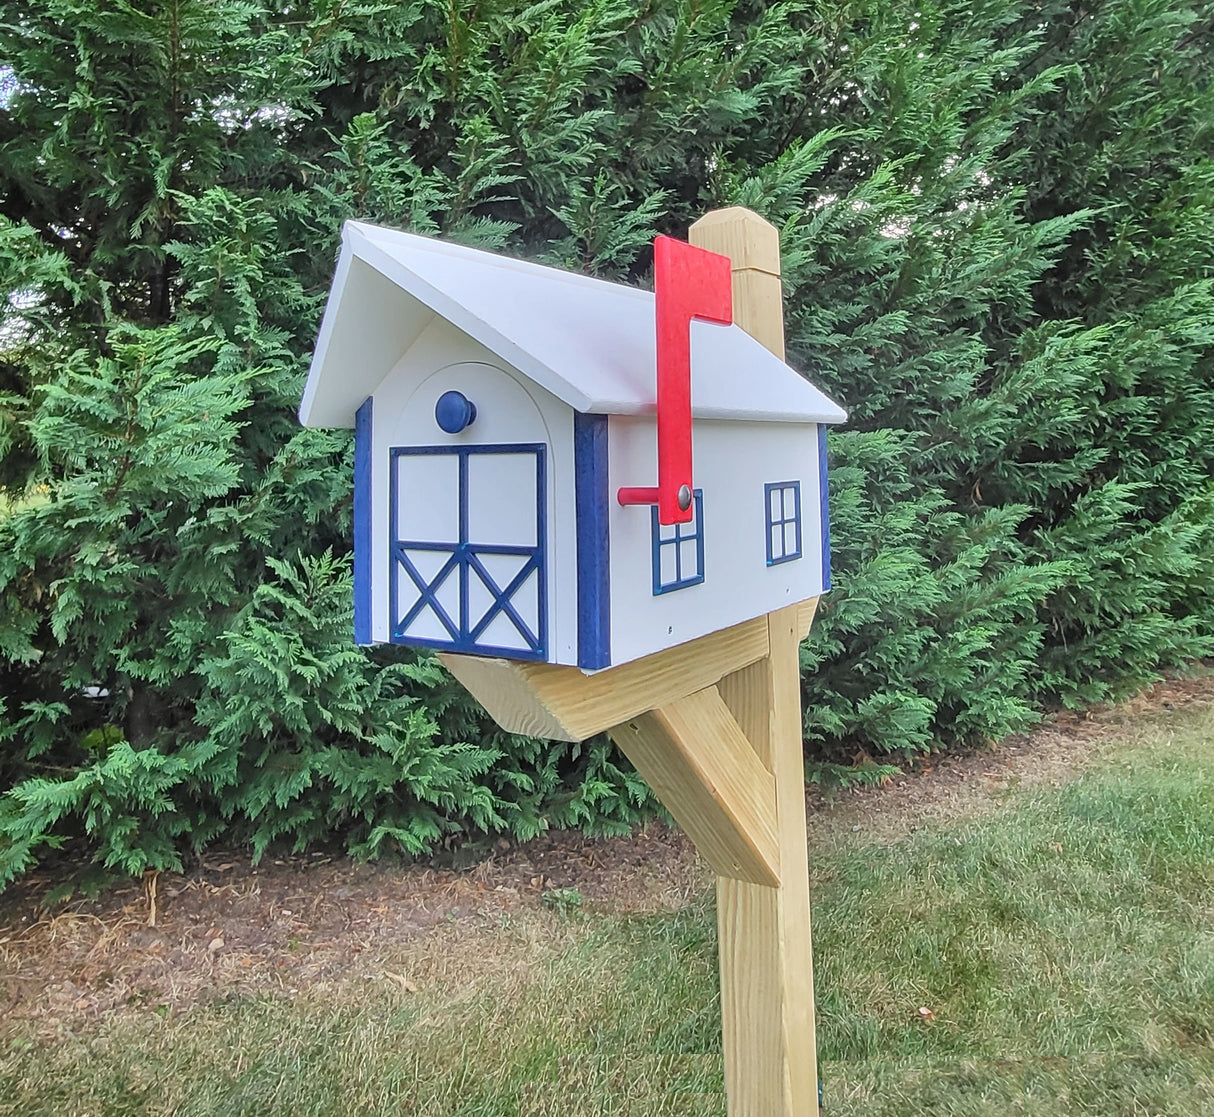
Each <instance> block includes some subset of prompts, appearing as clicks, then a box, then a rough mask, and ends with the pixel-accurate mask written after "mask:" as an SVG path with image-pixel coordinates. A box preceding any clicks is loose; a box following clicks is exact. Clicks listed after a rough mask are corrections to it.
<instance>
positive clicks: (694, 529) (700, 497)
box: [651, 489, 704, 597]
mask: <svg viewBox="0 0 1214 1117" xmlns="http://www.w3.org/2000/svg"><path fill="white" fill-rule="evenodd" d="M695 499H696V510H695V515H694V516H692V518H691V522H690V523H686V524H673V525H671V526H672V527H673V528H674V534H673V535H669V536H665V537H663V535H662V531H663V525H662V524H661V523H660V522H659V520H658V507H657V505H656V504H655V505H654V506H653V509H652V514H653V519H652V521H651V523H652V525H653V595H654V597H657V596H658V595H659V594H663V593H672V592H673V591H674V590H683V589H686V588H687V587H688V586H698V585H699V584H700V583H701V582H702V581H704V490H703V489H696V491H695ZM684 529H687V530H686V531H685V530H684ZM692 541H694V542H695V545H696V572H695V574H693V575H691V576H690V577H687V578H684V577H683V544H684V543H690V542H692ZM663 547H673V548H674V581H673V582H663V581H662V548H663Z"/></svg>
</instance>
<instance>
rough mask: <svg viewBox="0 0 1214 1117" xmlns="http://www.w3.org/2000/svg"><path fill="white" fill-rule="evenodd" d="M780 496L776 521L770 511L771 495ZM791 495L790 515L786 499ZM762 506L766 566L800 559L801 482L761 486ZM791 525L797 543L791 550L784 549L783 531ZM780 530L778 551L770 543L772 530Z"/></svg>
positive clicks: (784, 482) (777, 482)
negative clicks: (765, 518) (765, 540)
mask: <svg viewBox="0 0 1214 1117" xmlns="http://www.w3.org/2000/svg"><path fill="white" fill-rule="evenodd" d="M772 493H779V494H780V516H779V519H777V518H776V517H775V516H774V515H773V514H772V510H771V494H772ZM789 494H791V495H792V505H793V507H792V514H791V515H789V511H788V497H789ZM763 506H764V509H765V515H766V517H767V565H768V566H779V565H780V563H782V562H793V561H794V560H795V559H799V558H800V557H801V482H800V481H775V482H773V483H772V484H770V485H764V486H763ZM789 524H792V525H793V526H794V527H795V529H796V537H797V542H796V546H795V547H794V548H793V549H792V550H791V551H788V550H785V548H784V529H785V527H787V526H788V525H789ZM777 527H778V528H779V529H780V549H779V551H778V552H777V550H776V548H775V545H774V544H773V543H772V538H771V536H772V530H773V529H774V528H777Z"/></svg>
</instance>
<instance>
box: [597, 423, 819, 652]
mask: <svg viewBox="0 0 1214 1117" xmlns="http://www.w3.org/2000/svg"><path fill="white" fill-rule="evenodd" d="M692 441H693V453H694V478H695V487H696V489H697V490H700V491H702V493H703V521H702V531H703V536H704V568H703V573H704V581H703V582H702V583H700V584H699V585H692V586H688V587H686V588H683V589H676V590H668V591H666V592H664V593H660V594H655V593H654V585H653V581H654V579H653V565H654V546H653V529H652V512H651V509H650V508H649V507H647V506H629V507H621V506H620V505H619V504H618V503H617V502H616V501H615V500H614V499H613V500H612V503H611V511H610V533H611V660H612V664H613V665H615V664H620V663H626V662H627V661H629V660H632V659H637V658H639V657H640V656H643V655H648V654H650V653H651V652H655V651H659V650H661V649H662V648H667V647H670V646H672V645H674V644H681V643H685V642H686V641H688V640H693V639H695V638H696V637H699V636H704V635H706V634H708V633H710V632H716V631H718V630H719V629H722V628H727V627H729V626H730V625H733V624H738V623H740V622H741V621H744V620H749V619H750V618H752V617H757V616H762V615H763V614H765V613H769V612H772V611H774V610H776V609H779V608H782V607H783V606H785V605H790V604H792V603H794V602H797V601H803V600H805V599H806V598H810V597H815V596H817V595H818V594H820V593H821V592H822V591H823V584H822V574H823V561H822V522H823V521H822V516H821V508H822V504H821V498H820V495H819V494H820V491H821V490H820V478H819V443H818V429H817V425H816V424H813V423H806V424H799V423H750V422H731V421H724V420H703V419H701V420H696V422H695V426H694V428H693V435H692ZM608 442H609V446H610V463H609V476H610V488H611V493H612V495H613V497H614V494H615V493H616V491H617V490H618V489H619V488H620V487H621V486H628V485H647V484H653V482H654V468H655V467H654V463H655V461H656V460H657V457H656V454H657V449H656V447H657V430H656V425H655V422H654V420H653V419H649V418H639V417H633V416H621V415H613V416H611V419H610V423H609V425H608ZM793 481H795V482H799V487H800V524H801V551H800V554H801V557H800V558H798V559H795V560H792V561H785V562H777V563H775V564H773V565H769V564H768V553H767V531H768V527H767V512H766V508H767V505H766V501H767V499H768V495H767V486H768V485H774V484H779V483H782V482H793Z"/></svg>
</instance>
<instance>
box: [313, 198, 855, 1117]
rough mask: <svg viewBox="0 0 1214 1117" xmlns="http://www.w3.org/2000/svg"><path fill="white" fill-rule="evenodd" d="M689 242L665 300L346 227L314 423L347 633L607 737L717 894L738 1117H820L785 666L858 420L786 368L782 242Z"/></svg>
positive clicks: (742, 236)
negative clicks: (832, 464)
mask: <svg viewBox="0 0 1214 1117" xmlns="http://www.w3.org/2000/svg"><path fill="white" fill-rule="evenodd" d="M697 237H698V246H695V247H693V246H692V245H690V244H687V243H684V242H681V241H677V240H674V239H671V238H667V237H659V238H658V240H657V241H656V242H655V252H654V273H655V274H654V286H655V290H654V292H653V293H649V292H646V291H641V290H637V289H635V288H632V287H627V286H623V285H621V284H615V283H608V282H604V281H602V280H597V279H592V278H589V277H587V276H584V275H576V274H571V273H568V272H564V271H560V270H557V269H553V268H547V267H541V266H539V265H536V264H532V263H527V262H523V261H519V260H513V259H509V258H506V257H503V256H499V255H495V254H492V253H487V252H480V251H474V250H472V249H469V248H463V247H460V246H457V245H453V244H449V243H445V242H442V241H439V240H435V239H431V238H427V237H420V236H414V235H410V234H407V233H403V232H398V231H395V230H392V229H385V228H378V227H376V226H373V225H368V224H364V223H361V222H349V223H347V225H346V227H345V229H344V232H343V237H342V249H341V256H340V259H339V262H338V265H337V273H336V277H335V279H334V282H333V288H332V291H331V294H330V298H329V302H328V306H327V308H326V311H325V315H324V320H323V323H322V325H321V329H320V335H319V338H318V341H317V346H316V353H315V356H314V359H313V362H312V367H311V371H310V374H309V377H308V381H307V386H306V389H305V392H304V397H303V402H302V405H301V407H300V418H301V420H302V422H303V423H304V424H305V425H307V426H314V427H352V428H353V429H354V432H355V470H354V532H355V538H354V593H355V610H354V617H355V621H354V626H355V639H356V640H357V642H358V643H360V644H377V643H392V644H407V645H415V646H419V647H425V648H432V649H435V650H437V651H438V652H439V653H440V655H441V658H442V659H443V662H444V663H446V664H447V665H448V667H450V669H451V670H452V672H453V673H454V674H455V675H456V676H457V677H458V678H459V679H460V680H461V681H462V682H464V683H465V685H467V686H468V688H469V689H470V690H471V691H472V692H473V694H475V695H476V697H477V698H479V699H480V700H481V701H482V702H483V703H484V705H485V706H486V708H487V709H488V710H489V712H490V713H491V714H492V715H493V716H494V717H495V718H496V719H497V720H498V721H499V723H500V724H502V725H503V727H505V728H507V729H509V730H513V731H517V732H528V733H534V734H537V735H545V736H552V737H558V738H565V739H569V740H579V739H582V738H584V737H586V736H588V735H590V734H591V733H595V732H600V731H603V730H608V731H610V732H611V733H612V736H613V738H614V739H615V740H616V741H617V742H618V743H619V744H620V746H621V747H622V748H623V749H624V751H625V752H626V753H627V754H628V756H629V757H630V758H631V759H632V760H633V762H634V763H635V764H636V765H637V768H638V770H639V771H640V772H641V774H642V775H643V776H644V777H645V778H646V779H647V780H648V782H649V783H650V784H651V786H653V787H654V789H655V791H656V792H657V793H658V794H659V796H660V797H661V798H662V800H663V802H664V803H665V804H666V806H667V807H668V809H669V810H670V811H671V813H672V814H673V815H674V816H675V818H676V819H677V820H678V821H679V822H680V823H681V824H682V825H683V827H684V828H685V829H686V830H687V831H688V833H689V834H690V835H691V837H692V838H693V840H694V841H695V842H696V845H697V847H698V848H699V849H700V851H701V853H702V854H703V855H704V856H705V858H706V859H707V860H708V861H709V862H710V864H712V866H713V867H714V869H715V870H716V871H717V873H718V874H719V876H720V878H721V884H720V887H719V890H718V901H719V907H720V911H721V931H722V935H721V967H722V992H723V1003H722V1009H723V1016H724V1032H725V1048H726V1077H727V1089H728V1093H729V1104H730V1113H731V1114H732V1115H735V1117H741V1115H743V1114H746V1115H749V1114H754V1115H756V1117H758V1115H760V1114H761V1115H763V1117H769V1115H779V1117H784V1115H789V1117H791V1115H792V1114H809V1113H811V1112H816V1110H817V1104H816V1092H817V1091H816V1071H815V1070H814V1069H813V1068H814V1053H813V1013H812V995H813V994H812V962H811V959H810V954H809V949H810V948H809V901H808V882H807V864H806V856H805V818H804V785H803V772H802V761H801V733H800V697H799V689H798V682H797V665H796V648H797V643H798V642H799V640H800V638H801V637H802V636H803V635H804V632H805V630H806V629H807V628H808V624H809V621H810V619H811V618H812V615H813V607H814V604H815V603H816V600H817V598H818V597H819V595H820V594H821V593H822V592H823V591H824V590H826V589H828V588H829V586H830V560H829V538H830V533H829V526H828V525H829V518H828V508H827V466H826V435H825V431H826V425H827V424H831V423H838V422H841V421H842V420H843V419H844V418H845V416H844V413H843V411H842V410H841V409H840V408H839V407H838V406H837V405H836V404H835V403H833V402H832V401H831V400H829V399H828V398H827V397H826V396H825V395H823V394H822V393H821V392H820V391H818V390H817V389H816V388H815V387H814V386H813V385H812V384H810V383H809V381H808V380H806V379H805V378H804V377H802V376H801V375H799V374H798V373H797V372H795V371H794V370H793V369H791V368H790V367H789V366H788V365H786V364H785V363H784V361H783V359H782V353H783V343H782V325H781V316H780V291H779V283H780V281H779V248H778V236H777V235H776V231H775V230H774V229H773V228H772V227H771V226H770V225H767V224H766V222H763V221H762V220H761V219H759V218H758V217H756V216H755V215H754V214H751V213H749V212H748V211H744V210H736V209H735V210H723V211H719V212H718V213H716V214H710V215H708V216H707V217H706V218H704V219H703V220H702V221H701V222H698V223H697V225H696V226H694V227H693V229H692V238H693V240H696V239H697ZM708 248H719V249H720V250H721V252H713V251H708V250H707V249H708ZM722 253H723V254H722ZM744 327H745V328H744ZM756 889H757V891H755V890H756Z"/></svg>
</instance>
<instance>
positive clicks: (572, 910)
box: [0, 706, 1214, 1117]
mask: <svg viewBox="0 0 1214 1117" xmlns="http://www.w3.org/2000/svg"><path fill="white" fill-rule="evenodd" d="M1122 726H1123V727H1122V729H1121V730H1120V731H1119V736H1118V737H1117V739H1115V740H1113V741H1111V742H1110V743H1107V744H1106V745H1105V746H1103V747H1102V748H1101V749H1099V750H1098V752H1097V753H1096V754H1094V755H1093V758H1092V759H1091V760H1090V762H1089V763H1088V764H1087V765H1086V766H1085V767H1084V768H1083V770H1082V771H1080V772H1078V773H1071V774H1069V775H1068V776H1067V778H1065V779H1064V780H1061V781H1060V783H1059V786H1056V787H1051V786H1040V785H1037V786H1015V785H1013V786H1010V787H1009V788H1008V789H1007V790H1006V792H1004V793H1003V794H1002V795H1001V797H1000V798H999V799H998V800H997V801H995V802H986V803H985V804H983V805H981V806H980V807H978V808H972V807H963V808H958V810H956V811H953V812H943V813H941V812H935V813H933V814H932V815H931V816H930V817H929V816H928V815H926V814H925V815H924V818H923V819H922V820H916V819H914V818H911V819H909V820H907V825H904V826H902V827H900V828H899V829H898V830H897V831H888V830H886V831H882V830H880V829H878V830H876V831H875V832H874V831H872V830H871V829H870V828H868V827H864V828H860V827H857V828H856V829H855V830H853V829H852V827H850V826H848V827H841V828H839V829H838V830H837V831H835V832H832V833H831V834H829V835H828V836H827V837H825V838H821V839H819V840H818V841H817V842H816V845H815V849H814V850H813V854H812V858H811V861H812V863H813V865H814V872H815V890H814V926H815V936H816V938H815V953H816V959H817V982H818V1017H819V1044H820V1054H821V1059H822V1063H821V1067H822V1074H823V1079H824V1088H825V1112H826V1113H827V1114H830V1115H836V1114H837V1115H840V1117H842V1115H853V1114H856V1115H858V1114H865V1115H886V1114H888V1115H895V1114H896V1115H899V1117H902V1115H906V1114H921V1113H930V1114H939V1115H948V1117H960V1115H971V1114H972V1115H978V1114H992V1115H993V1114H1034V1115H1035V1114H1041V1115H1046V1114H1048V1115H1050V1117H1058V1115H1062V1114H1092V1115H1100V1117H1113V1115H1122V1114H1124V1115H1126V1117H1130V1115H1146V1114H1152V1115H1155V1114H1184V1115H1200V1114H1208V1113H1214V764H1212V763H1211V762H1212V760H1214V744H1212V743H1214V711H1212V710H1211V708H1210V707H1208V706H1204V707H1201V706H1199V707H1195V708H1190V709H1188V710H1184V711H1166V710H1162V711H1159V712H1157V713H1152V714H1149V715H1146V716H1144V717H1142V718H1140V719H1138V720H1130V719H1126V720H1124V721H1123V723H1122ZM922 778H924V779H930V778H931V777H922ZM714 935H715V931H714V923H713V912H712V903H711V896H710V895H709V894H707V893H701V894H700V895H698V896H695V897H692V898H691V899H690V900H689V901H688V902H687V903H686V904H684V905H683V906H682V907H681V908H680V909H679V910H676V911H668V912H663V913H660V914H650V915H645V916H636V915H631V916H629V915H623V914H620V913H618V912H613V911H611V910H609V909H596V908H593V907H592V906H582V907H580V908H579V907H576V906H575V905H574V904H572V903H569V904H554V905H552V906H551V908H549V909H542V908H538V907H537V908H536V909H535V910H532V911H524V912H520V913H517V914H515V915H501V916H499V917H498V918H496V919H495V920H483V921H482V922H481V923H479V924H478V925H477V926H476V927H474V928H471V929H469V928H463V929H458V928H447V927H440V928H438V929H436V930H435V931H433V932H431V933H428V934H427V935H426V936H425V937H423V938H422V939H419V940H418V941H416V942H412V943H401V944H398V945H397V946H396V947H394V948H393V950H395V951H396V953H395V954H389V955H386V956H385V958H384V967H385V970H384V972H385V974H386V978H385V979H383V980H368V979H367V977H366V975H365V974H363V975H362V976H360V977H359V978H358V979H357V980H356V979H354V978H350V979H348V980H343V979H341V978H337V979H332V980H327V981H323V982H317V983H315V984H313V985H312V986H310V987H309V988H301V989H299V990H298V991H293V990H291V989H284V990H283V991H282V993H281V994H280V995H276V996H260V997H256V998H250V997H247V996H245V997H226V998H219V999H217V1000H213V1001H211V1002H210V1003H204V1004H199V1005H197V1006H195V1007H193V1008H190V1009H188V1010H186V1011H177V1010H171V1009H167V1008H156V1007H155V1006H147V1005H132V1006H130V1007H129V1008H126V1009H120V1010H117V1011H113V1012H109V1013H107V1014H105V1015H104V1016H103V1017H102V1018H101V1019H100V1020H99V1021H96V1022H93V1023H91V1024H89V1025H88V1026H75V1025H73V1026H67V1025H64V1026H61V1027H59V1028H57V1029H56V1028H55V1027H54V1025H53V1023H48V1022H47V1021H45V1020H43V1021H40V1022H34V1021H24V1020H23V1021H15V1022H13V1023H11V1024H9V1025H3V1024H0V1036H3V1045H2V1047H0V1050H2V1051H3V1054H2V1055H0V1114H4V1115H10V1114H11V1115H18V1114H19V1115H21V1117H36V1115H46V1117H51V1115H54V1117H62V1115H71V1117H109V1115H135V1114H139V1115H145V1114H146V1115H153V1114H154V1115H157V1117H160V1115H166V1117H167V1115H168V1114H173V1115H174V1117H202V1115H213V1117H220V1115H223V1117H229V1115H231V1117H236V1115H242V1117H244V1115H247V1117H253V1115H258V1117H261V1115H267V1114H274V1115H278V1114H283V1115H298V1117H347V1115H348V1117H353V1115H356V1114H357V1115H359V1117H378V1115H381V1114H382V1115H385V1117H386V1115H388V1114H391V1115H393V1117H396V1115H399V1114H408V1115H415V1114H416V1115H419V1117H430V1115H434V1117H440V1115H441V1117H457V1115H458V1117H508V1115H509V1117H516V1115H517V1117H540V1115H543V1117H557V1115H558V1114H559V1115H560V1117H581V1115H586V1117H589V1115H592V1114H594V1115H598V1114H602V1115H608V1114H610V1115H613V1117H618V1115H632V1114H637V1115H640V1114H645V1115H647V1117H654V1115H665V1114H670V1115H674V1114H680V1115H685V1114H704V1115H708V1114H718V1115H723V1114H724V1112H725V1107H724V1099H723V1095H722V1094H721V1079H720V1058H719V1043H720V1040H719V1003H718V1000H717V988H716V969H715V960H714Z"/></svg>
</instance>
